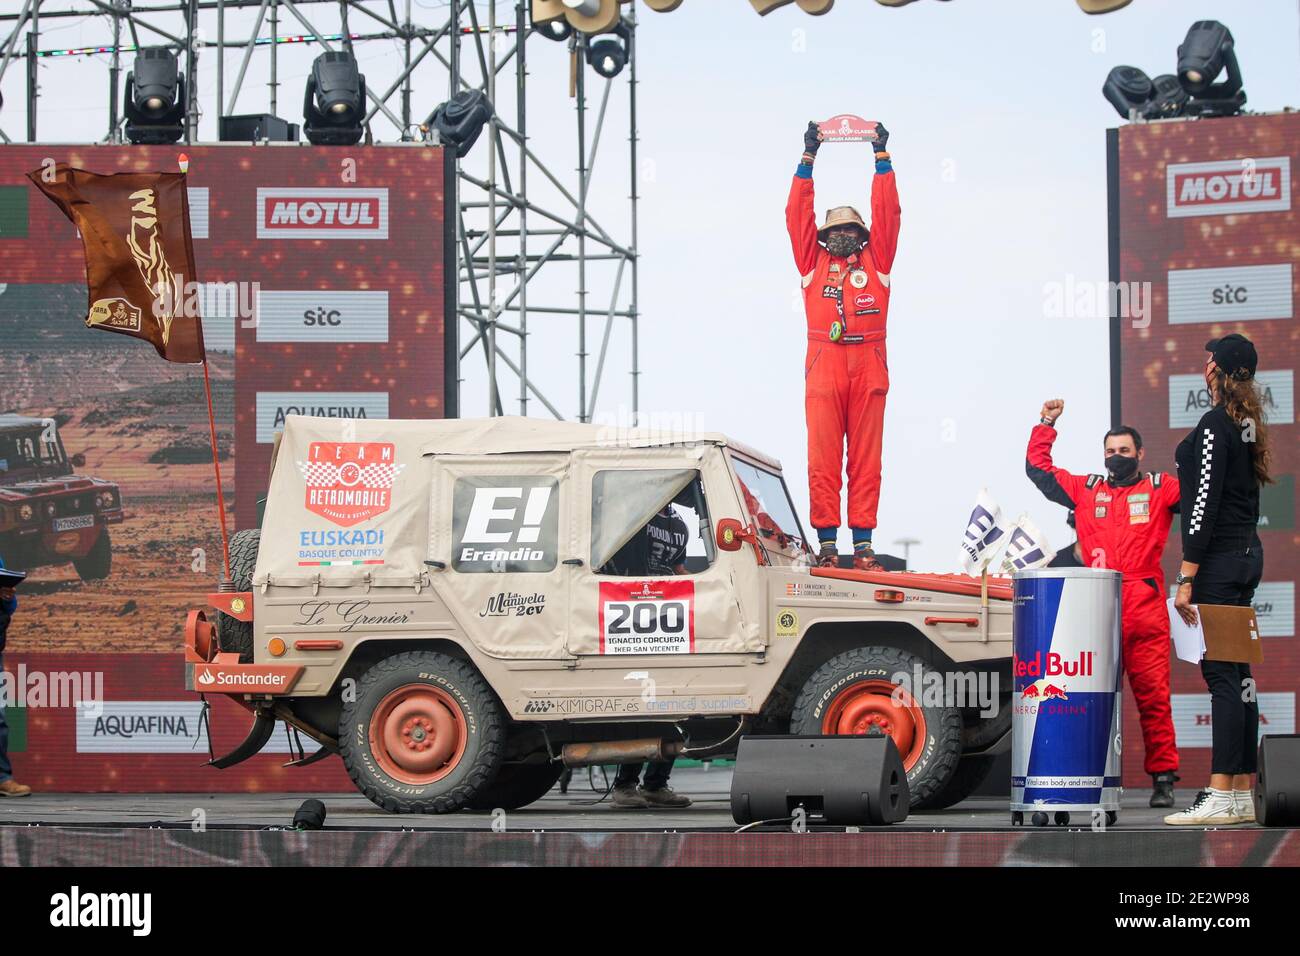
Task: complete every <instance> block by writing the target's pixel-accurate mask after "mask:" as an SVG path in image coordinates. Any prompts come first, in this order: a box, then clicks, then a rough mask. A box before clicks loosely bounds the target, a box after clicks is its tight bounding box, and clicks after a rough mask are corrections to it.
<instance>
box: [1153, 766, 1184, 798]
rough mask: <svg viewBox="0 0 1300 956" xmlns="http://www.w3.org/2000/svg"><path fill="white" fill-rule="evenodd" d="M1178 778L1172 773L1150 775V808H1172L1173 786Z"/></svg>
mask: <svg viewBox="0 0 1300 956" xmlns="http://www.w3.org/2000/svg"><path fill="white" fill-rule="evenodd" d="M1178 780H1179V777H1178V776H1177V775H1176V774H1175V773H1174V772H1173V771H1172V770H1170V771H1166V772H1164V773H1153V774H1152V775H1151V804H1150V805H1151V806H1153V807H1172V806H1173V805H1174V784H1175V783H1176V782H1177V781H1178Z"/></svg>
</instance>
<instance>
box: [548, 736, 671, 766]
mask: <svg viewBox="0 0 1300 956" xmlns="http://www.w3.org/2000/svg"><path fill="white" fill-rule="evenodd" d="M683 746H684V745H683V744H682V742H681V741H680V740H664V739H662V738H656V737H647V738H645V739H643V740H610V741H598V742H596V743H588V744H565V745H564V747H563V748H561V750H560V759H561V760H562V761H563V762H564V765H565V766H566V767H590V766H594V765H596V764H605V763H644V762H645V761H647V760H672V759H674V758H675V757H677V756H678V755H679V754H680V753H681V752H682V749H683Z"/></svg>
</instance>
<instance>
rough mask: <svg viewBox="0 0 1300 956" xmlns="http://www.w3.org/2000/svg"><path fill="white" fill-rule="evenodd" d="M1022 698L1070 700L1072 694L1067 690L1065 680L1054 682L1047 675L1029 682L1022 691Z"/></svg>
mask: <svg viewBox="0 0 1300 956" xmlns="http://www.w3.org/2000/svg"><path fill="white" fill-rule="evenodd" d="M1020 699H1021V700H1033V701H1039V702H1042V701H1048V700H1069V699H1070V695H1069V694H1067V693H1066V692H1065V684H1064V682H1062V683H1060V684H1054V683H1052V681H1050V680H1048V679H1047V678H1046V677H1044V678H1041V679H1039V680H1036V681H1034V682H1033V683H1032V684H1028V685H1026V686H1025V687H1024V689H1023V690H1021V691H1020Z"/></svg>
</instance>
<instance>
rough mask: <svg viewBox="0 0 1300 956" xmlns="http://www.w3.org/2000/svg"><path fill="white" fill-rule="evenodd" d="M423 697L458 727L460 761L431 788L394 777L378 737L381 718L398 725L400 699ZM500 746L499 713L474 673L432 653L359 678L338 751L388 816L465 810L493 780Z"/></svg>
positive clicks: (397, 769)
mask: <svg viewBox="0 0 1300 956" xmlns="http://www.w3.org/2000/svg"><path fill="white" fill-rule="evenodd" d="M421 696H427V697H428V698H429V699H435V698H436V700H437V702H438V705H439V706H441V707H444V708H446V709H447V710H448V711H449V712H451V713H452V715H453V717H454V723H455V725H456V727H457V728H458V730H457V732H456V733H457V736H458V740H457V745H456V748H455V749H456V752H457V754H458V755H457V756H456V757H455V759H454V760H451V759H449V760H448V763H447V764H446V765H445V766H444V767H443V769H440V770H438V771H436V772H431V773H429V774H427V776H428V777H430V778H433V777H435V776H436V779H429V781H428V782H420V781H419V780H412V779H409V778H408V779H405V780H404V779H400V778H399V777H398V776H396V775H395V773H401V772H404V770H403V767H401V766H398V765H395V762H394V757H393V756H392V754H391V753H389V751H388V750H387V748H386V747H385V745H384V740H385V739H386V738H385V735H384V733H383V729H384V728H386V727H388V724H387V722H386V721H385V720H384V716H385V714H386V713H392V714H395V715H396V717H397V718H400V707H401V702H402V700H403V699H404V698H410V697H417V698H418V697H421ZM394 700H396V701H397V704H396V705H394V704H393V701H394ZM390 719H392V718H390ZM376 721H380V722H381V723H382V724H383V726H382V727H377V726H376ZM430 739H431V740H432V739H433V738H432V737H431V738H430ZM503 739H504V727H503V721H502V718H501V714H500V709H499V707H498V706H497V702H496V699H495V698H494V697H493V696H492V691H491V690H490V689H489V687H488V685H487V683H486V682H485V681H484V680H483V678H482V677H481V676H480V675H479V673H478V671H476V670H475V669H474V668H473V667H471V666H470V665H469V664H467V663H465V662H463V661H458V660H456V659H455V658H453V657H449V656H448V655H446V654H440V653H437V652H435V651H410V652H407V653H404V654H394V655H393V656H392V657H386V658H384V659H383V660H381V661H379V662H378V663H376V664H374V665H373V666H372V667H370V669H369V670H367V671H366V672H365V673H364V674H363V675H362V676H361V680H360V681H359V682H358V685H357V691H356V700H355V701H352V702H347V701H345V702H344V704H343V714H342V717H341V718H340V722H339V750H340V753H341V755H342V757H343V764H344V766H345V767H347V771H348V775H349V776H350V777H351V778H352V782H353V783H355V784H356V786H357V789H358V790H360V791H361V792H362V793H363V794H365V795H366V797H367V798H368V799H370V800H371V801H372V802H373V803H375V804H377V805H378V806H380V807H383V808H384V809H385V810H388V811H390V812H392V813H452V812H454V811H456V810H460V809H463V808H464V807H466V806H468V805H469V803H470V801H471V800H472V799H473V798H474V797H475V795H476V794H478V793H479V792H480V791H481V790H482V789H483V788H484V787H485V786H486V785H487V784H488V783H489V782H490V781H491V780H492V779H493V778H494V777H495V775H496V772H497V767H498V766H499V764H500V762H501V751H502V746H503ZM399 756H400V755H399ZM412 776H417V777H418V776H420V774H419V773H415V774H412Z"/></svg>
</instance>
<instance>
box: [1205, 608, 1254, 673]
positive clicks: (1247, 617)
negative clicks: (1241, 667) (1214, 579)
mask: <svg viewBox="0 0 1300 956" xmlns="http://www.w3.org/2000/svg"><path fill="white" fill-rule="evenodd" d="M1196 611H1197V614H1199V615H1200V619H1201V628H1202V629H1203V630H1204V632H1205V659H1206V660H1207V661H1231V662H1233V663H1236V664H1262V663H1264V644H1263V642H1262V641H1260V639H1259V623H1258V622H1257V621H1256V620H1255V609H1254V608H1253V607H1237V606H1234V605H1227V604H1198V605H1197V606H1196Z"/></svg>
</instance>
